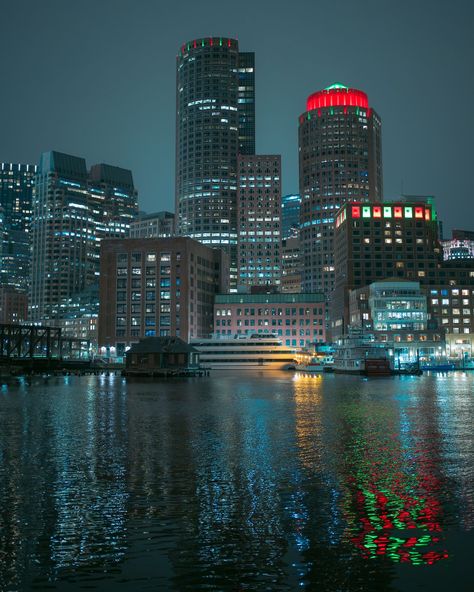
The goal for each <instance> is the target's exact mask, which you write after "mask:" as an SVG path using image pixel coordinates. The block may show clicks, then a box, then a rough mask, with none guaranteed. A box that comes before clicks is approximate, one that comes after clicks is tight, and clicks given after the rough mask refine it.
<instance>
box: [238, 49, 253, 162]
mask: <svg viewBox="0 0 474 592" xmlns="http://www.w3.org/2000/svg"><path fill="white" fill-rule="evenodd" d="M237 96H238V99H237V102H238V108H239V154H244V155H252V154H255V54H254V53H253V52H241V53H239V88H238V94H237Z"/></svg>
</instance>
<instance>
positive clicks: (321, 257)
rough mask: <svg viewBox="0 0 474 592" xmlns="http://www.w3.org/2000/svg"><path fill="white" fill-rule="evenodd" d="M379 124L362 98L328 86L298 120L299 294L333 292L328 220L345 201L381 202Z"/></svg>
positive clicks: (331, 233)
mask: <svg viewBox="0 0 474 592" xmlns="http://www.w3.org/2000/svg"><path fill="white" fill-rule="evenodd" d="M381 128H382V124H381V120H380V118H379V116H378V115H377V113H376V112H375V111H374V110H373V109H372V108H371V107H370V106H369V101H368V97H367V95H366V94H365V93H364V92H362V91H360V90H356V89H352V88H348V87H346V86H343V85H342V84H333V85H332V86H329V87H328V88H325V89H324V90H321V91H318V92H316V93H314V94H312V95H311V96H310V97H308V100H307V104H306V112H305V113H303V114H302V115H301V116H300V119H299V173H300V194H301V198H302V203H301V216H300V221H301V226H300V240H301V257H302V290H303V291H305V292H323V293H324V294H325V297H326V300H327V301H329V299H330V295H331V292H332V291H333V289H334V251H333V238H334V218H335V215H336V212H337V211H338V210H339V208H340V207H341V206H342V205H343V204H344V203H345V202H346V201H348V200H352V201H361V202H365V201H380V200H381V199H382V146H381V137H382V135H381Z"/></svg>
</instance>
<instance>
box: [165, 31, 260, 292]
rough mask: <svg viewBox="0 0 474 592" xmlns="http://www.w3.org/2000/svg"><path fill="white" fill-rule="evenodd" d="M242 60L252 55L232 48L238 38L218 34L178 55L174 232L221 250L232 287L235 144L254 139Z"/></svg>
mask: <svg viewBox="0 0 474 592" xmlns="http://www.w3.org/2000/svg"><path fill="white" fill-rule="evenodd" d="M240 61H242V69H245V72H240V76H241V77H242V78H241V80H242V84H241V83H240V82H239V80H240V78H239V66H240ZM249 64H253V54H248V53H245V54H239V46H238V42H237V41H236V40H235V39H228V38H223V37H206V38H203V39H195V40H194V41H191V42H189V43H186V44H184V45H183V46H182V47H181V48H180V51H179V54H178V56H177V84H176V215H177V220H176V223H177V224H176V226H177V234H178V235H183V236H189V237H192V238H195V239H196V240H198V241H200V242H202V243H205V244H208V245H211V246H213V247H221V248H223V249H224V250H226V251H227V252H228V253H229V254H230V275H231V282H232V284H233V285H234V286H235V285H236V282H237V204H236V198H237V155H238V152H239V146H242V149H243V150H246V151H248V150H250V149H251V148H252V147H254V146H255V140H254V139H252V136H254V121H253V122H252V114H253V113H254V109H255V104H254V102H248V101H254V91H253V90H252V88H251V87H253V86H254V82H253V80H254V79H253V76H254V73H253V72H250V70H252V69H253V65H249ZM247 70H249V71H248V72H247ZM239 87H242V89H241V90H239ZM243 88H245V90H243ZM239 99H240V100H241V101H242V102H241V103H239ZM240 106H241V110H240V111H239V107H240Z"/></svg>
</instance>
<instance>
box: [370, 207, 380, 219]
mask: <svg viewBox="0 0 474 592" xmlns="http://www.w3.org/2000/svg"><path fill="white" fill-rule="evenodd" d="M372 211H373V213H374V218H381V217H382V208H381V207H380V206H374V207H373V210H372Z"/></svg>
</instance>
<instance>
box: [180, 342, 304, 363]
mask: <svg viewBox="0 0 474 592" xmlns="http://www.w3.org/2000/svg"><path fill="white" fill-rule="evenodd" d="M191 345H192V346H193V347H195V348H196V349H197V350H198V351H199V354H200V356H199V357H200V363H201V366H203V367H204V368H211V369H216V370H217V369H219V368H221V369H228V368H249V369H251V368H258V369H262V368H263V369H272V370H288V369H290V368H295V366H296V365H297V364H298V363H299V362H300V361H301V358H302V355H303V354H300V353H299V352H298V350H297V349H295V348H290V347H287V346H284V345H283V344H282V340H281V339H280V338H279V337H276V336H273V335H266V336H263V335H262V336H261V335H259V334H255V335H250V336H246V335H242V336H241V335H237V336H229V337H226V336H220V337H219V338H209V339H192V340H191Z"/></svg>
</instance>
